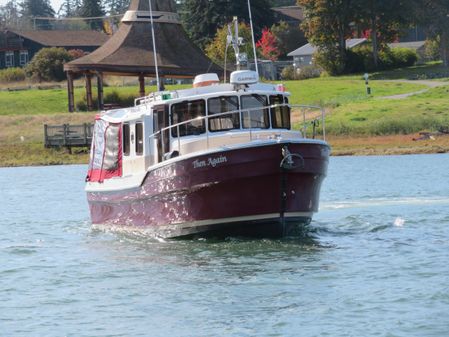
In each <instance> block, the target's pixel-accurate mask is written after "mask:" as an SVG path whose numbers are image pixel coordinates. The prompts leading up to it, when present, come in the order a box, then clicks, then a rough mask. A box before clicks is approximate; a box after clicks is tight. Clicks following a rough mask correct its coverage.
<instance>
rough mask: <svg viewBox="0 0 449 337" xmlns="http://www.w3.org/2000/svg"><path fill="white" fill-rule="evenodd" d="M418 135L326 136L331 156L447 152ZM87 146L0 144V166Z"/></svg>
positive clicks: (82, 159)
mask: <svg viewBox="0 0 449 337" xmlns="http://www.w3.org/2000/svg"><path fill="white" fill-rule="evenodd" d="M418 137H419V135H416V134H415V135H390V136H372V137H368V136H358V137H347V136H329V137H328V139H327V141H328V143H329V144H330V146H331V148H332V151H331V156H334V157H340V156H385V155H416V154H438V153H440V154H443V153H449V134H444V135H441V136H438V137H432V138H429V139H425V140H417V141H416V140H413V139H414V138H415V139H416V138H418ZM88 152H89V151H88V149H73V154H69V153H68V151H67V150H66V149H59V150H58V149H46V148H44V145H43V143H42V142H34V143H26V142H25V143H11V142H3V143H0V167H27V166H53V165H75V164H79V165H87V164H88V160H89V153H88Z"/></svg>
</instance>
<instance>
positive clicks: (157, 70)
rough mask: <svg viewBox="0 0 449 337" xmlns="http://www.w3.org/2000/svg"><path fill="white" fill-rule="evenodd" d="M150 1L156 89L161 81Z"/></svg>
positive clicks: (158, 88)
mask: <svg viewBox="0 0 449 337" xmlns="http://www.w3.org/2000/svg"><path fill="white" fill-rule="evenodd" d="M148 2H149V3H150V21H151V36H152V38H153V54H154V68H155V70H156V83H157V90H158V91H160V90H161V82H160V80H159V68H158V65H157V53H156V39H155V38H154V23H153V8H152V6H151V0H148Z"/></svg>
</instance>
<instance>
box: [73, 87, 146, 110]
mask: <svg viewBox="0 0 449 337" xmlns="http://www.w3.org/2000/svg"><path fill="white" fill-rule="evenodd" d="M136 97H137V95H132V94H129V93H126V92H119V91H117V90H113V91H110V92H107V93H106V94H105V95H104V103H105V104H108V103H112V104H117V105H119V106H122V107H129V106H133V105H134V100H135V99H136ZM92 99H93V104H94V110H98V98H97V97H96V96H94V97H92ZM75 107H76V110H77V111H87V98H86V95H84V96H83V97H82V99H80V100H78V101H77V102H76V103H75Z"/></svg>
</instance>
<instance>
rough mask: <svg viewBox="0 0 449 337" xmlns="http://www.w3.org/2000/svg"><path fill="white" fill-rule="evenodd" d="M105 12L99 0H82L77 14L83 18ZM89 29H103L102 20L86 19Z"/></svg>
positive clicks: (97, 15)
mask: <svg viewBox="0 0 449 337" xmlns="http://www.w3.org/2000/svg"><path fill="white" fill-rule="evenodd" d="M104 14H105V13H104V11H103V7H102V6H101V0H83V3H82V5H81V8H80V9H79V13H78V15H79V16H81V17H84V18H91V17H99V16H103V15H104ZM86 23H87V24H89V26H90V28H91V29H94V30H101V29H103V21H102V20H101V19H95V20H86Z"/></svg>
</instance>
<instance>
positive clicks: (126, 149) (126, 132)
mask: <svg viewBox="0 0 449 337" xmlns="http://www.w3.org/2000/svg"><path fill="white" fill-rule="evenodd" d="M129 150H130V142H129V124H123V154H124V155H125V156H129Z"/></svg>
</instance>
